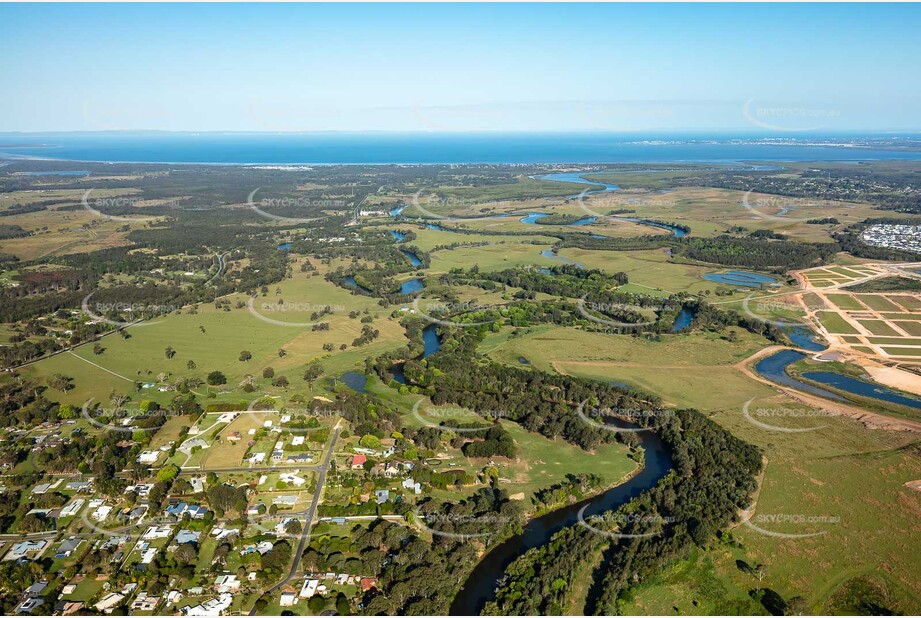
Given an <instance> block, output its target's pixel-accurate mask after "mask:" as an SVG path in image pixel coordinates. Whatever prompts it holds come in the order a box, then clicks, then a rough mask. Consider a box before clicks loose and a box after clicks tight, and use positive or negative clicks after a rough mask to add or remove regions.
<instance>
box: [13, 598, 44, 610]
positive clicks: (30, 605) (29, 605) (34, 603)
mask: <svg viewBox="0 0 921 618" xmlns="http://www.w3.org/2000/svg"><path fill="white" fill-rule="evenodd" d="M44 602H45V599H43V598H41V597H29V598H28V599H23V601H22V603H20V604H19V605H17V606H16V609H15V610H14V611H15V612H16V613H17V614H31V613H32V612H33V611H34V610H36V609H37V608H39V607H40V606H41V604H42V603H44Z"/></svg>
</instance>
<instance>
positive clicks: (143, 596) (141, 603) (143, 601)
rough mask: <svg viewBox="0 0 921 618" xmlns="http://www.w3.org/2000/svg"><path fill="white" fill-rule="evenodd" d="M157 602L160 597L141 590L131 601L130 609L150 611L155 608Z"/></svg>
mask: <svg viewBox="0 0 921 618" xmlns="http://www.w3.org/2000/svg"><path fill="white" fill-rule="evenodd" d="M159 604H160V597H155V596H152V595H149V594H147V593H146V592H142V593H140V594H139V595H138V596H137V598H135V599H134V601H132V602H131V609H132V611H142V612H152V611H154V610H155V609H157V606H158V605H159Z"/></svg>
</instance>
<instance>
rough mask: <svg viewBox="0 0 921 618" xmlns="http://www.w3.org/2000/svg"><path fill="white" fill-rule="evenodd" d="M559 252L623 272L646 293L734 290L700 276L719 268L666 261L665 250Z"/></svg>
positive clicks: (602, 267)
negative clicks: (657, 291)
mask: <svg viewBox="0 0 921 618" xmlns="http://www.w3.org/2000/svg"><path fill="white" fill-rule="evenodd" d="M560 255H561V256H563V257H565V258H568V259H570V260H574V261H576V262H579V263H580V264H584V265H585V266H587V267H588V268H600V269H603V270H605V271H607V272H625V273H627V276H628V277H629V280H630V283H631V284H634V285H637V286H642V287H643V288H644V289H645V290H646V292H647V293H649V292H650V291H656V290H659V291H662V292H666V293H669V294H671V293H675V292H689V293H691V294H696V293H698V292H706V291H707V290H709V291H710V292H714V291H716V290H717V289H720V288H725V289H734V288H732V286H723V285H720V284H718V283H714V282H712V281H707V280H705V279H704V278H703V276H704V275H705V274H707V273H711V272H716V271H718V270H719V269H718V268H716V267H713V268H710V267H706V266H695V265H688V264H676V263H672V262H669V261H668V254H667V253H666V250H664V249H655V250H648V251H629V252H627V251H591V250H587V249H573V248H566V249H562V250H560Z"/></svg>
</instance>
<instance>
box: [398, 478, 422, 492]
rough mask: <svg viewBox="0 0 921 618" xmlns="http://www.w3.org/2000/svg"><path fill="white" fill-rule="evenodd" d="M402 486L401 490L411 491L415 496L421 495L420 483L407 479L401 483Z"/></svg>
mask: <svg viewBox="0 0 921 618" xmlns="http://www.w3.org/2000/svg"><path fill="white" fill-rule="evenodd" d="M402 485H403V488H404V489H408V490H409V491H411V492H413V493H415V494H421V493H422V484H421V483H417V482H416V481H414V480H412V479H411V478H407V479H406V480H404V481H403V483H402Z"/></svg>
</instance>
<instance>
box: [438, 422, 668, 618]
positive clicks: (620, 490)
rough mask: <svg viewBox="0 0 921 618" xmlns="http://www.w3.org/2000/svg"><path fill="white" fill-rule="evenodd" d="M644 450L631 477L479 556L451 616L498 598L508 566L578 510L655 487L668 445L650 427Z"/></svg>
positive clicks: (575, 520) (607, 505)
mask: <svg viewBox="0 0 921 618" xmlns="http://www.w3.org/2000/svg"><path fill="white" fill-rule="evenodd" d="M637 436H639V437H640V444H641V446H642V447H643V450H644V451H645V465H644V466H643V468H642V469H641V470H640V471H639V472H638V473H637V474H636V475H635V476H634V477H633V478H631V479H630V480H628V481H627V482H625V483H622V484H620V485H618V486H617V487H613V488H611V489H609V490H607V491H605V492H603V493H601V494H599V495H597V496H594V497H592V498H589V499H587V500H584V501H582V502H578V503H576V504H572V505H569V506H565V507H563V508H560V509H557V510H555V511H551V512H550V513H547V514H546V515H542V516H540V517H537V518H534V519H532V520H530V521H529V522H528V523H527V524H525V526H524V531H523V532H522V533H521V534H519V535H516V536H513V537H511V538H509V539H507V540H505V541H503V542H502V543H500V544H498V545H496V546H495V547H493V548H492V549H490V550H489V551H488V552H487V553H486V555H484V556H482V557H481V558H480V561H479V563H477V565H476V567H475V568H474V569H473V572H472V573H471V574H470V576H469V577H468V578H467V581H466V582H464V585H463V586H462V587H461V589H460V590H459V591H458V593H457V595H456V596H455V597H454V601H453V602H452V603H451V611H450V613H451V615H452V616H476V615H479V613H480V611H481V610H482V609H483V606H484V605H485V604H486V602H487V601H490V600H492V599H494V598H495V589H496V586H497V585H498V583H499V580H500V579H501V578H502V577H503V575H504V574H505V569H506V568H507V567H508V565H509V564H511V563H512V561H514V560H515V559H516V558H518V557H519V556H521V555H522V554H524V553H525V552H526V551H528V550H529V549H532V548H534V547H540V546H541V545H544V544H546V543H547V542H548V541H549V540H550V537H551V536H553V535H554V534H555V533H556V532H558V531H560V530H562V529H563V528H566V527H567V526H573V525H580V524H579V511H581V510H582V507H584V506H586V504H587V505H588V508H586V510H585V513H584V514H583V515H584V517H591V516H592V515H598V514H600V513H602V512H604V511H609V510H614V509H617V508H619V507H620V506H622V505H624V504H626V503H627V502H629V501H630V500H632V499H633V498H635V497H637V496H638V495H640V494H641V493H642V492H644V491H646V490H647V489H651V488H652V487H655V486H656V484H657V483H658V482H659V480H660V479H662V477H664V476H665V475H666V474H667V473H668V471H669V470H671V467H672V460H671V455H670V453H669V451H668V448H667V447H666V446H665V444H664V443H663V442H662V440H660V439H659V437H658V436H657V435H656V434H654V433H653V432H651V431H642V432H640V433H638V434H637Z"/></svg>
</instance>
